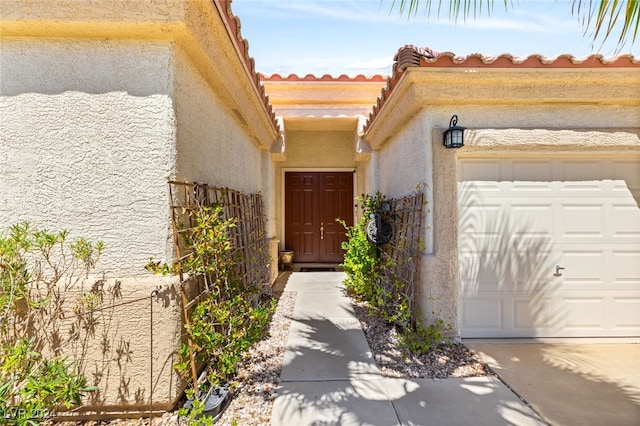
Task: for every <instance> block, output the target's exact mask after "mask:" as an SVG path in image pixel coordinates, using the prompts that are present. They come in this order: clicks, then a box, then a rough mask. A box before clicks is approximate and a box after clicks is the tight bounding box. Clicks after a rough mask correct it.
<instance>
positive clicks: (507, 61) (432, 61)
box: [364, 45, 640, 133]
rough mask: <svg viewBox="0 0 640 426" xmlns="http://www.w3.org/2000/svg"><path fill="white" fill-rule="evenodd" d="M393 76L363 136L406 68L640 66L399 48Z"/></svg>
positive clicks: (617, 60) (620, 59) (597, 58)
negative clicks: (459, 54) (458, 54)
mask: <svg viewBox="0 0 640 426" xmlns="http://www.w3.org/2000/svg"><path fill="white" fill-rule="evenodd" d="M394 61H395V63H394V64H393V73H392V74H391V76H390V77H389V78H388V79H387V85H386V86H385V87H384V88H383V89H382V93H381V94H380V96H379V97H378V101H377V102H376V104H375V105H374V106H373V109H372V111H371V113H370V114H369V118H368V120H367V122H366V123H365V126H364V132H365V133H366V132H367V131H368V129H369V127H371V125H372V123H373V121H374V120H375V119H376V118H377V116H378V114H379V113H380V110H381V109H382V107H383V105H384V104H385V102H386V100H387V99H388V98H389V96H390V95H391V92H393V89H394V88H395V87H396V86H397V85H398V81H400V77H402V75H403V74H404V72H405V71H406V70H407V68H409V67H432V68H439V67H449V68H494V69H495V68H627V67H640V59H638V58H635V57H634V56H633V55H620V56H616V57H614V58H608V59H607V58H605V57H604V56H602V55H599V54H595V55H590V56H587V57H585V58H576V57H575V56H572V55H569V54H565V55H560V56H557V57H553V58H546V57H544V56H541V55H530V56H527V57H523V58H517V57H514V56H513V55H510V54H502V55H500V56H496V57H491V56H483V55H481V54H479V53H474V54H471V55H468V56H464V57H462V56H456V55H454V54H453V53H451V52H444V53H440V52H436V51H434V50H431V49H429V48H428V47H416V46H412V45H406V46H403V47H401V48H400V49H399V50H398V52H397V53H396V56H395V57H394Z"/></svg>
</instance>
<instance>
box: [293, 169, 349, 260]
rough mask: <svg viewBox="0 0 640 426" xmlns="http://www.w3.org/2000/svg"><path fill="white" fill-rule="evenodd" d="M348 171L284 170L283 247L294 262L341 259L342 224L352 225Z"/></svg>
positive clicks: (343, 233) (343, 234) (343, 231)
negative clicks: (289, 253)
mask: <svg viewBox="0 0 640 426" xmlns="http://www.w3.org/2000/svg"><path fill="white" fill-rule="evenodd" d="M352 205H353V173H352V172H288V173H285V249H287V250H293V251H294V256H295V261H296V262H326V263H337V262H342V260H343V255H342V248H341V244H342V242H343V241H344V240H345V239H346V234H345V229H344V227H343V226H342V225H341V224H340V223H338V222H337V221H336V218H340V219H342V220H344V221H345V222H346V223H347V224H348V225H349V226H351V225H353V210H352Z"/></svg>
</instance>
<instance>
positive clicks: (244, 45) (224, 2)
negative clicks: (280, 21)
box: [215, 0, 281, 133]
mask: <svg viewBox="0 0 640 426" xmlns="http://www.w3.org/2000/svg"><path fill="white" fill-rule="evenodd" d="M231 1H232V0H216V1H215V4H216V5H217V6H218V10H219V11H220V12H222V13H221V14H220V15H221V17H222V19H223V20H224V21H225V24H226V26H227V28H228V30H229V35H230V36H231V38H232V40H233V43H234V44H235V46H236V50H237V52H238V54H239V55H240V60H242V61H243V63H244V66H245V68H246V70H247V73H248V75H249V78H250V79H251V83H252V84H253V87H254V89H255V91H256V94H257V95H258V96H259V97H260V100H261V102H262V105H263V107H264V109H265V112H266V113H267V115H268V116H269V120H270V121H271V124H272V125H273V128H274V129H275V131H276V132H277V133H280V131H281V129H280V125H279V124H278V121H277V120H276V114H275V112H274V111H273V106H272V105H271V103H270V102H269V96H267V94H266V92H265V89H264V86H263V85H262V83H261V82H260V75H258V73H257V72H256V67H255V61H254V59H253V58H252V57H251V56H250V55H249V42H248V41H247V40H246V39H245V38H243V37H242V34H241V32H240V18H238V17H237V16H235V15H234V14H233V12H232V11H231Z"/></svg>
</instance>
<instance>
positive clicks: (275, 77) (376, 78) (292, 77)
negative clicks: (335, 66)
mask: <svg viewBox="0 0 640 426" xmlns="http://www.w3.org/2000/svg"><path fill="white" fill-rule="evenodd" d="M260 78H261V79H262V80H264V81H287V82H296V81H331V82H342V81H344V82H355V81H358V82H373V83H384V82H385V81H386V77H383V76H382V75H379V74H376V75H371V76H365V75H364V74H358V75H356V76H354V77H350V76H348V75H346V74H341V75H339V76H337V77H334V76H332V75H329V74H324V75H323V76H321V77H317V76H315V75H313V74H307V75H305V76H304V77H300V76H298V75H297V74H289V75H288V76H286V77H284V76H282V75H280V74H271V75H265V74H260Z"/></svg>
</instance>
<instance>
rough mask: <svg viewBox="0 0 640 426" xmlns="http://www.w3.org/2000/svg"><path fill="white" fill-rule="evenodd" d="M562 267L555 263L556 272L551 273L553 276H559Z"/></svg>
mask: <svg viewBox="0 0 640 426" xmlns="http://www.w3.org/2000/svg"><path fill="white" fill-rule="evenodd" d="M563 269H564V268H563V267H562V266H560V265H556V273H555V274H553V276H554V277H561V276H562V274H561V273H560V271H562V270H563Z"/></svg>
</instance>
